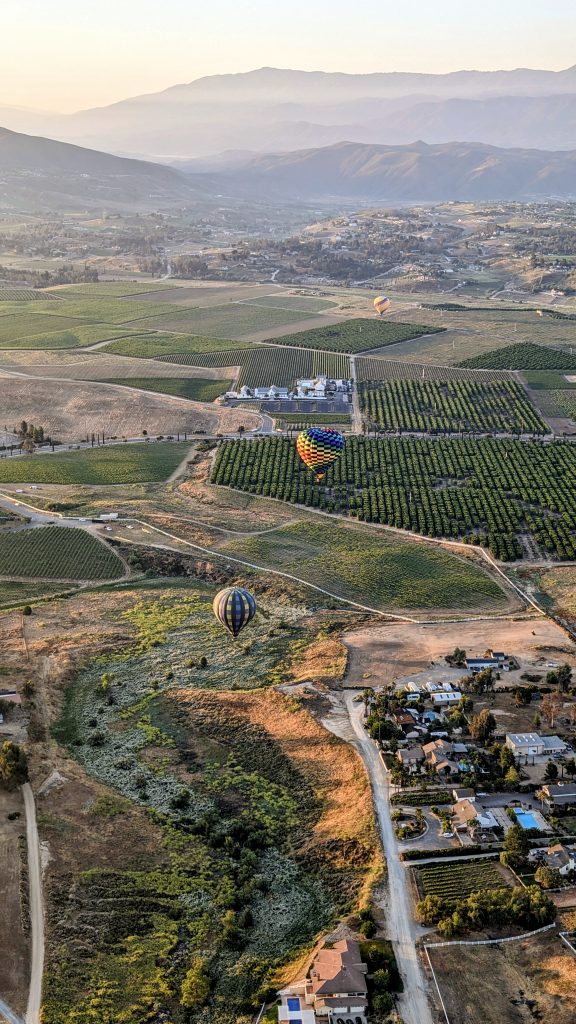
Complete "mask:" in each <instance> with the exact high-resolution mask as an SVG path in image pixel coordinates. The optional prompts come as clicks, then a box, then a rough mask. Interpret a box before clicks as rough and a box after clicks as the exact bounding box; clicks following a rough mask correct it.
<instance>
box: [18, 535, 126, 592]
mask: <svg viewBox="0 0 576 1024" xmlns="http://www.w3.org/2000/svg"><path fill="white" fill-rule="evenodd" d="M0 574H1V575H3V576H18V577H29V578H30V579H37V578H44V579H53V580H54V579H57V580H108V579H118V577H120V576H122V575H123V574H124V566H123V565H122V562H121V561H120V559H119V558H118V557H117V555H115V554H114V552H113V551H112V550H111V548H109V547H107V546H106V545H105V544H102V542H101V541H99V540H98V539H97V538H96V537H93V536H91V534H89V533H86V531H85V530H80V529H75V528H74V527H67V526H43V527H40V528H39V529H35V530H23V531H21V532H19V533H4V534H0Z"/></svg>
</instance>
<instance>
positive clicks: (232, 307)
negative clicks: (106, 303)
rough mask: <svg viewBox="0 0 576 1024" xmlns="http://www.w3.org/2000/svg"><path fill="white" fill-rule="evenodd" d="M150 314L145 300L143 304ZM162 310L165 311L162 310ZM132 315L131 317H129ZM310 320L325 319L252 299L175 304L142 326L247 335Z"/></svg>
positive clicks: (234, 337) (146, 327)
mask: <svg viewBox="0 0 576 1024" xmlns="http://www.w3.org/2000/svg"><path fill="white" fill-rule="evenodd" d="M142 308H143V309H144V312H142V316H143V317H145V316H146V312H145V308H144V304H142ZM160 312H161V311H160ZM126 319H128V318H126ZM303 320H306V323H307V325H309V321H314V322H315V321H316V320H317V321H318V323H319V324H321V323H322V319H321V318H320V317H319V316H316V315H315V314H314V313H306V314H303V313H302V312H301V311H300V310H297V309H294V310H290V309H278V308H275V307H269V308H267V307H266V306H257V305H250V304H249V303H248V302H242V303H239V302H234V303H232V302H231V303H228V304H226V305H222V306H208V307H201V306H199V307H197V308H194V307H190V308H188V309H183V308H182V307H175V310H174V311H173V312H171V311H170V309H167V310H166V315H164V316H161V315H157V316H154V317H153V318H152V319H143V320H142V321H141V324H140V326H141V327H142V328H145V329H152V330H155V329H159V330H163V331H183V332H186V331H189V332H190V333H192V334H193V333H197V334H207V335H209V336H212V337H214V338H232V339H237V338H247V337H249V336H250V335H252V334H257V333H260V332H262V331H264V332H266V331H269V330H270V328H274V327H285V326H286V325H287V324H293V323H294V324H296V323H298V322H301V321H303Z"/></svg>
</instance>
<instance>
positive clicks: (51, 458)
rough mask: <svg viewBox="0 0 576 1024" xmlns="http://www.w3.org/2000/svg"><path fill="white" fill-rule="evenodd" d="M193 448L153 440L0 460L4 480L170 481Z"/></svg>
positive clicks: (172, 442)
mask: <svg viewBox="0 0 576 1024" xmlns="http://www.w3.org/2000/svg"><path fill="white" fill-rule="evenodd" d="M189 449H190V444H189V443H186V442H185V441H180V442H178V441H164V442H162V441H157V442H152V441H151V442H149V443H148V444H146V443H143V444H125V445H120V444H118V445H110V446H109V447H104V448H85V449H82V450H81V451H70V452H57V453H55V454H54V455H50V454H47V455H30V456H20V457H18V458H12V459H0V482H1V483H25V484H94V485H95V484H133V483H142V482H152V481H155V480H166V479H167V477H169V476H170V474H171V473H172V472H173V471H174V470H175V469H177V467H178V466H179V465H180V463H181V462H182V459H183V458H184V456H185V455H186V452H187V451H188V450H189Z"/></svg>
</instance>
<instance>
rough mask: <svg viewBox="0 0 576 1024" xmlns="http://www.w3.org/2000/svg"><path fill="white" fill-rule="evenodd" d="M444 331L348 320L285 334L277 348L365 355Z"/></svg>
mask: <svg viewBox="0 0 576 1024" xmlns="http://www.w3.org/2000/svg"><path fill="white" fill-rule="evenodd" d="M442 330H443V328H442V327H427V326H424V325H422V324H407V323H397V322H395V321H394V320H367V319H355V320H344V321H343V322H342V323H341V324H330V325H327V326H325V327H321V326H318V327H314V328H312V329H311V330H308V331H299V332H298V333H296V334H284V335H283V336H282V337H281V338H273V339H270V340H273V341H274V344H275V345H291V346H294V347H296V348H316V349H327V350H328V351H330V352H347V353H349V354H350V353H354V352H365V351H367V350H369V349H378V348H383V347H384V346H386V345H396V344H398V342H401V341H406V339H408V338H418V337H420V336H421V335H422V334H431V333H432V334H434V333H436V332H440V331H442Z"/></svg>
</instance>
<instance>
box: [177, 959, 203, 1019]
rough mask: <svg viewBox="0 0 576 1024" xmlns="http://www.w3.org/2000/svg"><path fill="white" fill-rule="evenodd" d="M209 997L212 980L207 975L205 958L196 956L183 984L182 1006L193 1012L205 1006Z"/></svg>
mask: <svg viewBox="0 0 576 1024" xmlns="http://www.w3.org/2000/svg"><path fill="white" fill-rule="evenodd" d="M209 995H210V980H209V978H208V975H207V974H206V962H205V960H204V959H203V957H201V956H195V957H193V958H192V962H191V964H190V967H189V968H188V970H187V972H186V977H185V978H184V981H183V982H182V989H181V995H180V1004H181V1005H182V1006H184V1007H186V1009H187V1010H191V1009H194V1008H195V1007H197V1006H203V1005H204V1003H205V1002H206V1000H207V999H208V996H209Z"/></svg>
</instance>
